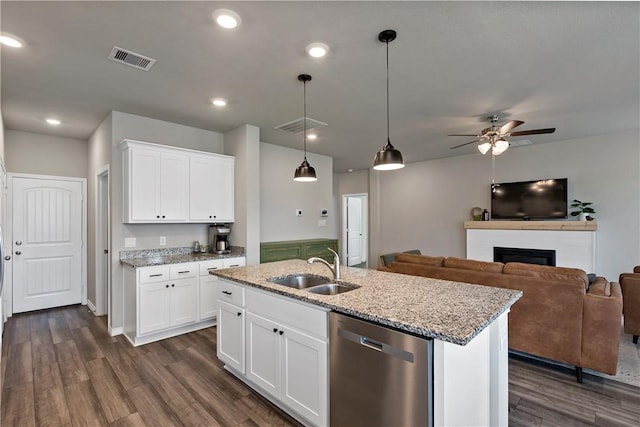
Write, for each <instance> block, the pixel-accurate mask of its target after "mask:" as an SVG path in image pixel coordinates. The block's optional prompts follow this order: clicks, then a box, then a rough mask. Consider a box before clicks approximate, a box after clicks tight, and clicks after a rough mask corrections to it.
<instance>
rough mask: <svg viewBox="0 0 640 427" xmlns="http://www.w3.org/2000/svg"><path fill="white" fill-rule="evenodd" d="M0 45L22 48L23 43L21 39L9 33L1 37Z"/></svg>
mask: <svg viewBox="0 0 640 427" xmlns="http://www.w3.org/2000/svg"><path fill="white" fill-rule="evenodd" d="M0 43H2V44H3V45H5V46H9V47H22V41H20V39H18V38H17V37H16V36H14V35H11V34H7V33H3V34H2V35H0Z"/></svg>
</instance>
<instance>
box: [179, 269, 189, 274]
mask: <svg viewBox="0 0 640 427" xmlns="http://www.w3.org/2000/svg"><path fill="white" fill-rule="evenodd" d="M185 273H191V270H185V271H178V274H185Z"/></svg>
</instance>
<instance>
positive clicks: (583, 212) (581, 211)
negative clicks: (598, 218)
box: [571, 199, 596, 221]
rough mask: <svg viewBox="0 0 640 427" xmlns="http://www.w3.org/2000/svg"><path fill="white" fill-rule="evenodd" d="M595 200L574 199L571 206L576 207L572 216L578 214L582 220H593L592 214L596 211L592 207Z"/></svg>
mask: <svg viewBox="0 0 640 427" xmlns="http://www.w3.org/2000/svg"><path fill="white" fill-rule="evenodd" d="M592 204H593V202H581V201H580V200H576V199H573V203H572V204H571V208H573V209H575V210H573V211H572V212H571V216H577V217H578V220H580V221H593V220H594V218H593V216H591V214H594V213H596V211H595V210H593V208H592V207H591V205H592Z"/></svg>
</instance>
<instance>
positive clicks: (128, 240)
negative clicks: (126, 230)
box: [124, 237, 136, 248]
mask: <svg viewBox="0 0 640 427" xmlns="http://www.w3.org/2000/svg"><path fill="white" fill-rule="evenodd" d="M124 247H125V248H135V247H136V238H135V237H125V238H124Z"/></svg>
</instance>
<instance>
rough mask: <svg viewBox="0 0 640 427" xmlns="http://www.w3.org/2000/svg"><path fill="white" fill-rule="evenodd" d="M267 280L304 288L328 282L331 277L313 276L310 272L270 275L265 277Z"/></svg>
mask: <svg viewBox="0 0 640 427" xmlns="http://www.w3.org/2000/svg"><path fill="white" fill-rule="evenodd" d="M267 281H269V282H271V283H275V284H278V285H283V286H287V287H289V288H296V289H305V288H310V287H312V286H317V285H322V284H326V283H330V282H331V279H328V278H326V277H322V276H314V275H312V274H296V275H291V276H284V277H272V278H270V279H267Z"/></svg>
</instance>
